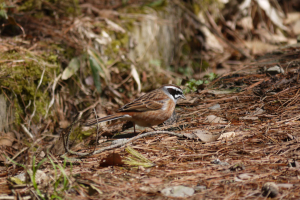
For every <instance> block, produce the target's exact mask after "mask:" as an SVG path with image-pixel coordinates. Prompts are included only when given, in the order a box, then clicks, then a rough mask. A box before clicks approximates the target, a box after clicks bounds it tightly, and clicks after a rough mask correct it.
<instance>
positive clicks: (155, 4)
mask: <svg viewBox="0 0 300 200" xmlns="http://www.w3.org/2000/svg"><path fill="white" fill-rule="evenodd" d="M164 3H165V0H157V1H154V2H152V3H149V4H148V5H147V6H149V7H152V8H154V7H159V6H163V5H164Z"/></svg>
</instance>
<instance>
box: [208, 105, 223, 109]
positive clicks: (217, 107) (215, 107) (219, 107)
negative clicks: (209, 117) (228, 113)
mask: <svg viewBox="0 0 300 200" xmlns="http://www.w3.org/2000/svg"><path fill="white" fill-rule="evenodd" d="M208 109H209V110H219V109H221V106H220V104H215V105H213V106H211V107H209V108H208Z"/></svg>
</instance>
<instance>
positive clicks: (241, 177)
mask: <svg viewBox="0 0 300 200" xmlns="http://www.w3.org/2000/svg"><path fill="white" fill-rule="evenodd" d="M238 178H239V179H242V180H249V179H251V176H250V175H249V174H247V173H245V174H240V175H238Z"/></svg>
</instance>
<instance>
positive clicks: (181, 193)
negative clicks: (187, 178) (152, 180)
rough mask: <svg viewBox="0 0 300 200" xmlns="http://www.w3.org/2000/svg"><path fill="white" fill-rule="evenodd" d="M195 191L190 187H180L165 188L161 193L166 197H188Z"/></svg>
mask: <svg viewBox="0 0 300 200" xmlns="http://www.w3.org/2000/svg"><path fill="white" fill-rule="evenodd" d="M194 192H195V190H194V189H193V188H190V187H185V186H182V185H178V186H173V187H168V188H165V189H163V190H162V191H161V193H162V194H163V195H165V196H167V197H190V196H192V195H193V194H194Z"/></svg>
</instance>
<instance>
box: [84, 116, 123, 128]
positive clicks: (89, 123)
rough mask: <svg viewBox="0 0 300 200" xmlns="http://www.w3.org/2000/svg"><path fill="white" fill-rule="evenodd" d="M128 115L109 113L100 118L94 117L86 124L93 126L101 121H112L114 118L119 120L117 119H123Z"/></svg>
mask: <svg viewBox="0 0 300 200" xmlns="http://www.w3.org/2000/svg"><path fill="white" fill-rule="evenodd" d="M126 117H127V116H126V115H116V114H114V115H108V116H106V117H102V118H98V119H92V120H90V121H87V122H86V123H85V124H84V126H92V125H95V124H97V123H100V122H107V121H112V120H117V119H122V118H126Z"/></svg>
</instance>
